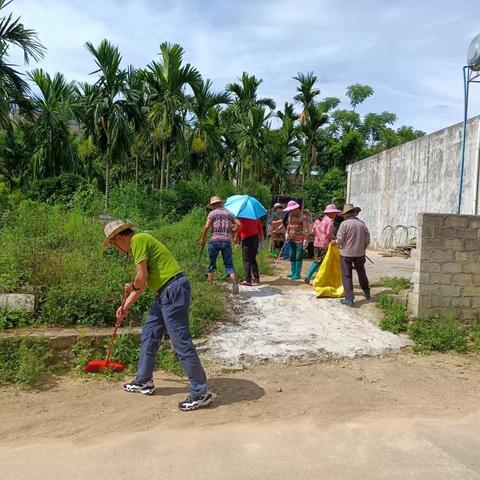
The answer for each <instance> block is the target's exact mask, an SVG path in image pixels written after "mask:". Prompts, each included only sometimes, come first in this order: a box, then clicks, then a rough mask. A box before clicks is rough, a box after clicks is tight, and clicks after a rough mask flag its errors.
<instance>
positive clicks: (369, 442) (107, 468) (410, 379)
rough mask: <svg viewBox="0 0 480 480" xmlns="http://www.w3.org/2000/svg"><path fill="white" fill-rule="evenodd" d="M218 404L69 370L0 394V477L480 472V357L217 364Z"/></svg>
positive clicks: (180, 387)
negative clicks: (187, 401)
mask: <svg viewBox="0 0 480 480" xmlns="http://www.w3.org/2000/svg"><path fill="white" fill-rule="evenodd" d="M210 377H211V388H212V390H213V391H214V392H215V393H216V395H217V401H216V403H215V405H214V407H213V408H211V409H208V410H203V411H198V412H190V413H182V412H179V411H178V410H177V408H176V403H177V402H178V401H180V400H181V399H183V397H184V395H185V392H186V383H185V382H184V381H182V380H179V379H177V378H175V377H171V376H167V375H165V374H163V373H162V372H157V375H156V378H155V383H156V384H157V385H158V387H159V390H158V394H157V395H155V396H153V397H144V396H141V395H136V394H127V393H124V392H123V391H121V384H119V383H112V382H105V381H85V380H83V379H63V380H61V381H60V383H59V384H58V385H57V386H56V387H55V388H53V389H52V390H49V391H46V392H42V393H24V392H20V391H18V390H17V389H7V390H2V391H1V392H0V478H1V479H2V480H22V479H28V480H35V479H42V480H43V479H50V480H56V479H59V480H60V479H62V480H64V479H69V480H76V479H94V480H95V479H111V478H145V477H149V478H171V479H177V478H179V479H180V478H181V479H196V480H199V479H270V478H275V479H291V478H296V479H315V478H327V479H353V478H354V479H369V480H372V479H381V478H382V479H383V478H388V479H397V478H398V479H402V480H403V479H410V478H411V479H417V478H418V479H423V480H424V479H430V478H432V479H436V480H439V479H462V480H463V479H480V456H479V455H478V452H479V451H480V450H479V447H480V434H479V432H480V383H479V378H480V361H479V360H478V358H475V357H463V356H456V355H432V356H414V355H413V354H410V353H402V354H399V355H397V356H396V357H387V358H361V359H354V360H340V361H330V362H323V363H319V364H312V365H299V364H297V365H295V364H292V365H288V366H287V365H263V366H257V367H254V368H252V369H250V370H248V371H244V372H241V373H236V374H229V375H227V374H221V373H218V372H215V371H214V370H211V371H210Z"/></svg>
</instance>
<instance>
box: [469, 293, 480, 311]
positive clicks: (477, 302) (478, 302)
mask: <svg viewBox="0 0 480 480" xmlns="http://www.w3.org/2000/svg"><path fill="white" fill-rule="evenodd" d="M471 301H472V305H471V306H472V308H480V296H478V297H471Z"/></svg>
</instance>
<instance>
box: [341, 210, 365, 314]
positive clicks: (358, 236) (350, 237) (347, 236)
mask: <svg viewBox="0 0 480 480" xmlns="http://www.w3.org/2000/svg"><path fill="white" fill-rule="evenodd" d="M360 211H361V209H360V208H358V207H354V206H353V205H352V204H350V203H347V204H345V206H344V207H343V211H342V213H341V214H340V216H343V218H344V220H343V222H342V224H341V225H340V227H339V229H338V232H337V239H336V240H334V241H333V242H332V243H338V245H339V246H340V248H341V250H340V259H341V265H342V283H343V288H344V290H345V298H343V299H342V300H340V302H341V303H343V304H344V305H349V306H352V305H353V302H354V299H355V297H354V293H353V278H352V271H353V266H355V270H356V271H357V275H358V282H359V283H360V287H361V289H362V290H363V294H364V296H365V298H366V299H367V300H370V297H371V296H370V284H369V282H368V278H367V273H366V272H365V251H366V249H367V247H368V245H369V244H370V233H369V231H368V228H367V226H366V225H365V223H363V222H362V221H361V220H360V219H359V218H357V215H358V213H359V212H360Z"/></svg>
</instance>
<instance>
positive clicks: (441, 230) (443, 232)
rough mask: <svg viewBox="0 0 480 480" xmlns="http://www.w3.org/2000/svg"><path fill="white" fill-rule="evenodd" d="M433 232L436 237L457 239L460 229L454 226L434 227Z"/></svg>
mask: <svg viewBox="0 0 480 480" xmlns="http://www.w3.org/2000/svg"><path fill="white" fill-rule="evenodd" d="M433 232H434V233H433V235H434V237H435V238H445V239H447V238H451V239H455V238H458V232H459V229H458V228H452V227H433Z"/></svg>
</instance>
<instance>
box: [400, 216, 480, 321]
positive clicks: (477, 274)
mask: <svg viewBox="0 0 480 480" xmlns="http://www.w3.org/2000/svg"><path fill="white" fill-rule="evenodd" d="M418 225H419V236H418V243H417V253H416V255H417V260H416V265H415V273H414V275H413V285H414V287H413V292H411V293H410V296H409V301H408V305H409V312H410V314H411V315H412V316H413V317H421V316H424V315H449V314H453V315H455V316H456V317H459V318H476V317H477V316H479V312H480V310H479V308H480V216H474V215H452V214H431V213H422V214H420V215H418Z"/></svg>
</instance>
